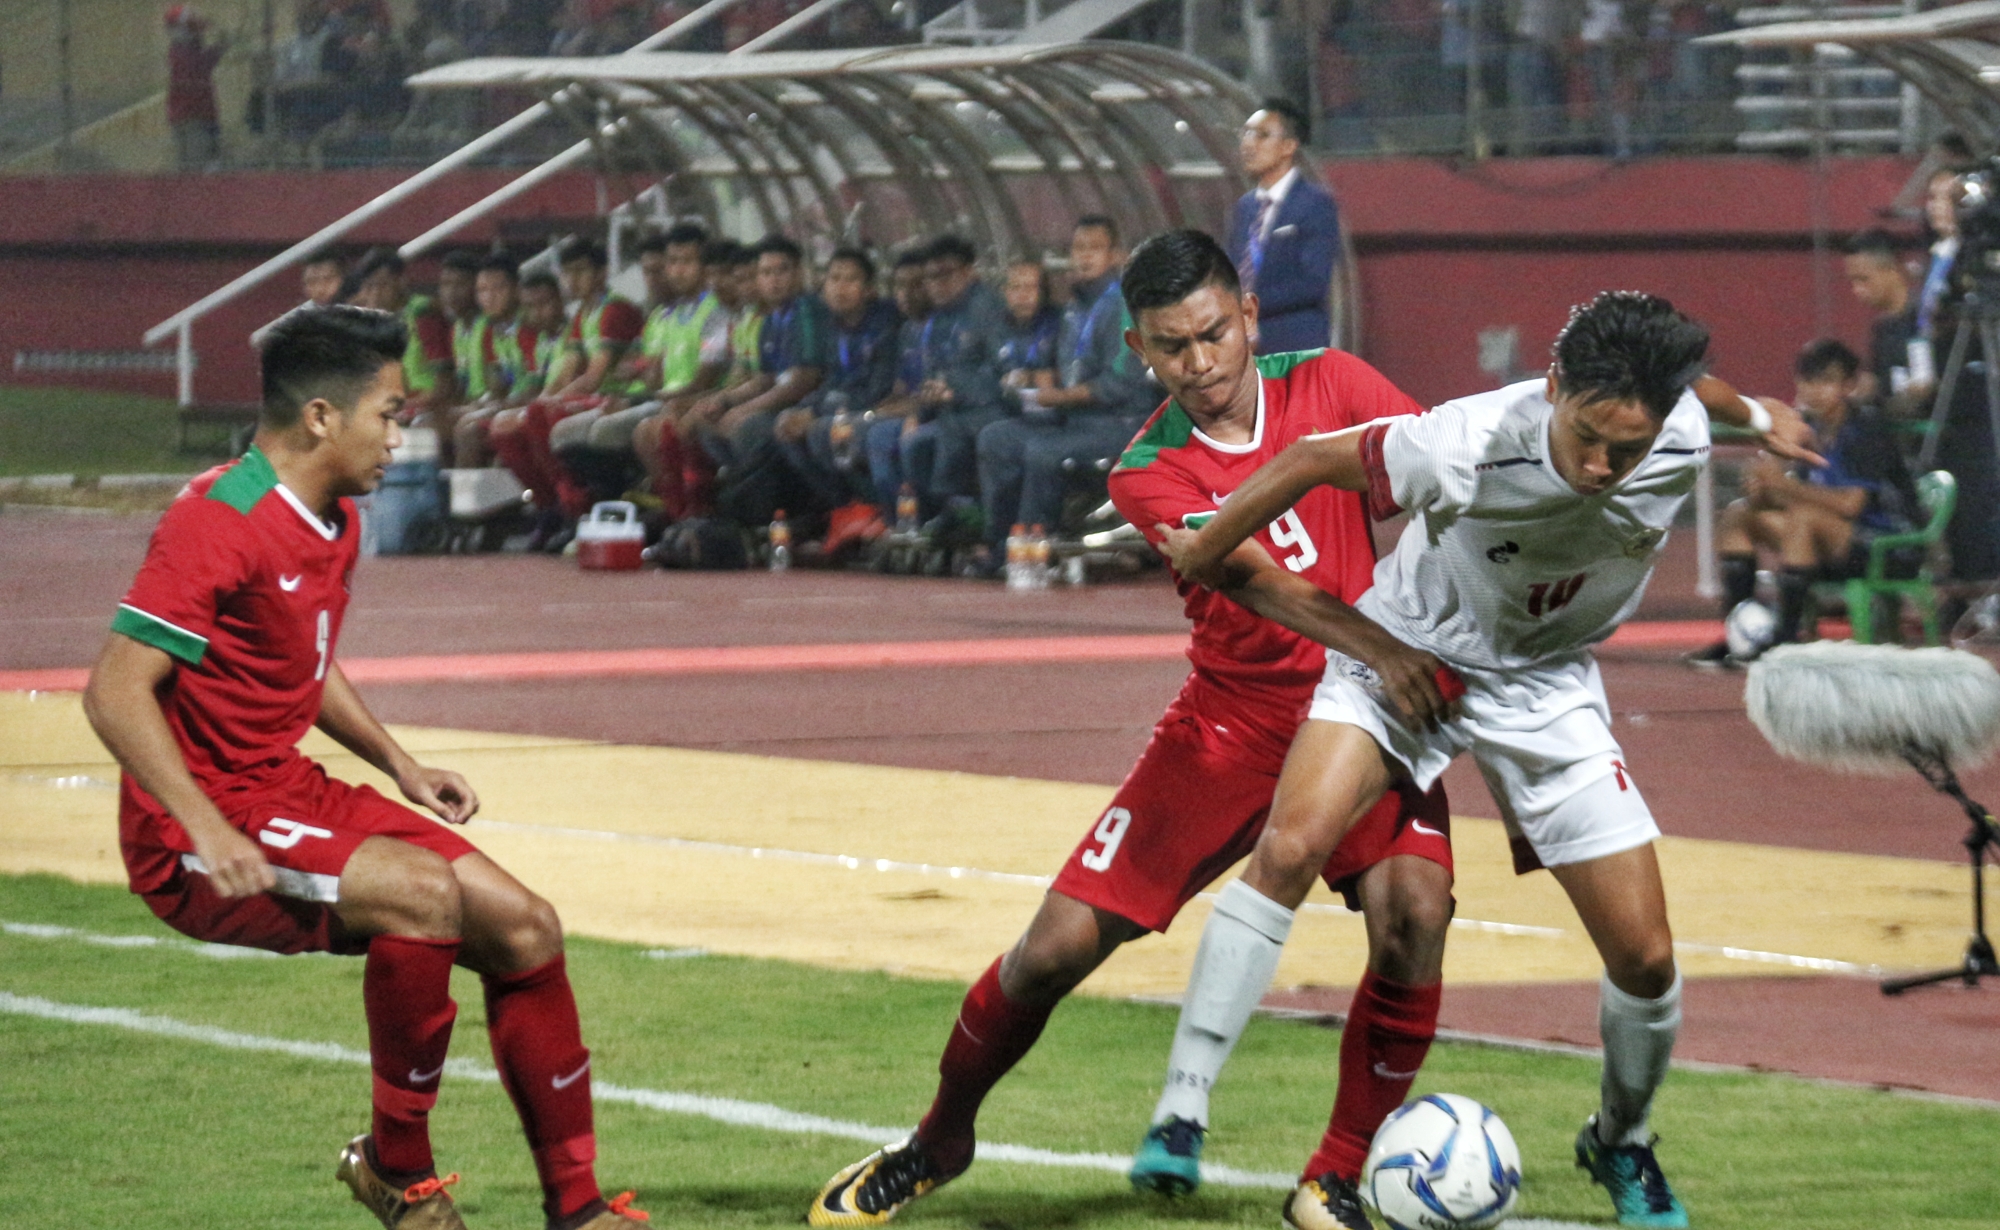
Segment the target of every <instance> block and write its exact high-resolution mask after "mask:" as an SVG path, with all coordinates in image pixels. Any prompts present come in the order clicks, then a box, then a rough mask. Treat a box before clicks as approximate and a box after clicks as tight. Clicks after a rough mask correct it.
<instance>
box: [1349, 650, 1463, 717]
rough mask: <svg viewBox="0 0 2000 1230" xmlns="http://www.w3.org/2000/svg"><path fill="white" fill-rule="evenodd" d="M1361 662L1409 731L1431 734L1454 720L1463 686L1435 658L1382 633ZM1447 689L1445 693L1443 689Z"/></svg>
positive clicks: (1454, 673) (1449, 669)
mask: <svg viewBox="0 0 2000 1230" xmlns="http://www.w3.org/2000/svg"><path fill="white" fill-rule="evenodd" d="M1379 641H1380V643H1379V644H1376V645H1371V646H1370V647H1369V650H1368V653H1367V656H1366V657H1364V658H1363V659H1362V661H1363V662H1365V663H1366V664H1367V665H1368V667H1369V669H1371V670H1373V671H1374V672H1375V674H1376V677H1378V678H1379V679H1381V681H1382V696H1383V698H1384V699H1385V700H1387V701H1388V702H1389V703H1390V704H1391V705H1393V706H1395V709H1396V712H1397V713H1399V714H1401V715H1402V718H1403V724H1404V725H1406V726H1408V727H1409V728H1410V729H1411V730H1430V731H1435V730H1437V729H1439V728H1440V727H1442V726H1443V725H1444V724H1445V723H1446V722H1450V721H1453V720H1454V719H1456V718H1457V717H1458V715H1459V712H1460V708H1461V705H1460V697H1463V696H1464V695H1465V685H1464V683H1463V682H1461V681H1460V680H1459V678H1458V673H1457V672H1456V671H1454V670H1452V669H1451V667H1449V666H1446V665H1445V664H1444V662H1443V661H1442V660H1440V659H1439V658H1438V657H1437V655H1435V654H1430V653H1425V652H1424V651H1423V650H1421V649H1417V648H1415V647H1413V646H1410V645H1406V644H1404V643H1403V642H1401V641H1399V640H1397V639H1396V638H1395V637H1393V636H1390V635H1389V634H1388V633H1386V632H1384V633H1383V634H1382V635H1381V637H1380V638H1379ZM1447 687H1449V688H1450V689H1451V690H1450V692H1449V693H1447V692H1446V688H1447Z"/></svg>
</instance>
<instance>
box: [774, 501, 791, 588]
mask: <svg viewBox="0 0 2000 1230" xmlns="http://www.w3.org/2000/svg"><path fill="white" fill-rule="evenodd" d="M791 566H792V527H791V526H790V525H789V524H788V523H787V522H786V521H785V510H784V509H782V508H780V509H779V510H778V515H777V516H775V517H772V518H771V571H772V572H784V571H786V570H788V569H790V568H791Z"/></svg>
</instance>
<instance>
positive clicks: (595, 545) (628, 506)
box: [576, 500, 646, 571]
mask: <svg viewBox="0 0 2000 1230" xmlns="http://www.w3.org/2000/svg"><path fill="white" fill-rule="evenodd" d="M645 548H646V527H645V526H643V525H641V524H640V523H639V509H638V508H637V506H635V505H634V504H632V503H631V501H629V500H606V501H604V502H603V503H602V504H598V505H595V506H593V507H592V508H591V510H590V514H589V515H588V516H586V517H585V518H584V519H583V520H581V521H579V522H577V526H576V562H577V566H578V567H580V568H588V569H592V570H602V571H629V570H631V569H634V568H637V567H638V566H639V564H640V559H639V553H640V552H641V551H643V550H645Z"/></svg>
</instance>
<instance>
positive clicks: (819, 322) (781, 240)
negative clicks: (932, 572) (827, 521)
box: [688, 235, 831, 526]
mask: <svg viewBox="0 0 2000 1230" xmlns="http://www.w3.org/2000/svg"><path fill="white" fill-rule="evenodd" d="M757 298H758V301H759V302H760V303H761V304H762V305H763V309H764V322H763V326H762V328H761V330H760V335H759V338H758V346H757V374H756V375H754V376H752V377H751V378H750V379H748V380H746V381H744V382H743V383H742V384H740V385H737V386H735V387H733V388H725V389H723V390H721V391H720V392H716V393H710V394H706V395H704V396H703V397H701V398H700V399H699V400H697V401H696V402H695V404H694V406H693V408H692V409H690V410H689V412H688V421H689V422H690V423H692V424H693V425H694V429H695V431H696V433H697V434H698V435H699V437H700V439H701V444H702V447H703V448H705V449H707V450H708V453H709V455H710V456H711V457H712V458H714V460H715V463H716V465H717V466H718V467H721V472H720V477H719V479H718V481H719V483H720V484H721V490H720V491H719V493H718V495H717V498H716V504H717V507H718V508H720V509H721V510H722V512H723V513H724V514H725V515H727V516H729V517H731V518H733V519H734V520H736V521H737V522H738V523H740V524H742V525H745V526H758V525H763V524H764V523H766V522H768V521H770V520H771V518H772V516H773V514H774V512H775V511H776V510H777V509H780V508H785V507H787V505H786V504H785V503H784V501H785V500H786V498H787V496H788V495H790V494H793V493H795V492H796V491H797V488H796V486H795V485H794V484H793V483H792V482H791V481H789V480H790V477H791V476H790V468H789V467H788V466H787V465H786V464H785V462H784V456H783V454H782V453H781V452H780V451H779V449H778V447H777V444H776V442H775V438H774V436H773V434H772V432H773V428H774V426H775V424H776V422H777V417H778V415H779V414H780V413H781V412H783V411H785V410H789V409H791V408H792V407H793V406H795V405H797V404H798V403H799V402H800V401H802V400H804V399H805V398H806V397H807V396H809V395H810V394H811V393H812V392H813V391H814V390H815V389H817V388H819V386H820V383H821V381H822V380H824V379H825V376H826V372H827V369H828V368H829V367H830V366H831V357H830V355H829V353H828V351H829V342H830V336H831V330H830V328H829V322H828V319H827V312H826V305H825V304H824V303H822V302H820V300H819V298H818V297H817V296H815V295H813V294H810V293H809V292H808V291H807V290H806V270H805V254H804V252H803V251H802V250H801V249H800V248H799V245H798V244H796V243H794V242H793V241H792V240H790V239H788V238H786V237H785V236H783V235H767V236H765V238H764V240H763V242H762V243H760V244H758V245H757ZM793 511H797V510H796V509H794V510H793Z"/></svg>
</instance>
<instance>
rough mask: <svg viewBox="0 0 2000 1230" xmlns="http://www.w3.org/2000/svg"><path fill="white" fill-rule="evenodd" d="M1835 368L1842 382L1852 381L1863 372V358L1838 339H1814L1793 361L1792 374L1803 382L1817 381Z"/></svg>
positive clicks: (1802, 347) (1801, 349)
mask: <svg viewBox="0 0 2000 1230" xmlns="http://www.w3.org/2000/svg"><path fill="white" fill-rule="evenodd" d="M1834 368H1839V369H1840V378H1841V379H1842V380H1852V379H1854V377H1855V376H1856V375H1858V374H1859V373H1860V371H1861V356H1860V355H1857V354H1855V353H1854V351H1853V350H1851V349H1849V348H1848V345H1847V343H1846V342H1843V341H1841V340H1840V339H1839V338H1837V337H1821V338H1814V339H1813V340H1812V341H1810V342H1807V343H1806V344H1805V345H1804V346H1801V347H1800V348H1799V357H1798V358H1797V359H1795V360H1793V361H1792V374H1793V375H1794V376H1797V377H1798V378H1799V379H1801V380H1817V379H1819V378H1820V377H1822V376H1824V375H1826V374H1827V372H1829V371H1831V370H1832V369H1834Z"/></svg>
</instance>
